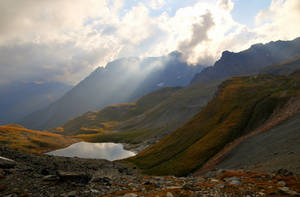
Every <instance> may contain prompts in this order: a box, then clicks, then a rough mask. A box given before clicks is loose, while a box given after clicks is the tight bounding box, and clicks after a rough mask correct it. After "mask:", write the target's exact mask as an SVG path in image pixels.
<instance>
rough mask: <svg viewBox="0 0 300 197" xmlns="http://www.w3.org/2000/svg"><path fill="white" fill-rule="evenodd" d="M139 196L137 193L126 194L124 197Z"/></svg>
mask: <svg viewBox="0 0 300 197" xmlns="http://www.w3.org/2000/svg"><path fill="white" fill-rule="evenodd" d="M137 196H138V195H136V194H135V193H129V194H125V195H124V196H123V197H137Z"/></svg>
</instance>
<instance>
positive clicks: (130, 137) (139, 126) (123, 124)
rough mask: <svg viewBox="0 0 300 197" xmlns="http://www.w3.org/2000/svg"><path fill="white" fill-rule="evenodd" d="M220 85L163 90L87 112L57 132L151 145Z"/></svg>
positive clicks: (174, 126)
mask: <svg viewBox="0 0 300 197" xmlns="http://www.w3.org/2000/svg"><path fill="white" fill-rule="evenodd" d="M220 83H221V81H215V82H211V83H199V84H195V85H192V86H188V87H182V88H180V87H169V88H162V89H159V90H156V91H154V92H152V93H150V94H147V95H145V96H143V97H141V98H140V99H138V100H136V101H135V102H132V103H123V104H119V105H112V106H108V107H106V108H104V109H102V110H99V111H90V112H87V113H85V114H83V115H81V116H78V117H76V118H74V119H72V120H70V121H68V122H67V123H66V124H64V125H63V126H62V127H60V128H58V129H57V130H58V131H59V133H61V134H64V135H76V136H77V137H78V138H80V139H83V140H85V141H91V142H104V141H107V142H124V143H130V144H137V145H136V146H139V145H141V144H142V145H145V144H149V143H150V144H151V143H154V142H156V141H158V140H159V139H161V138H162V137H163V136H165V135H167V134H169V133H170V132H171V131H173V130H175V129H177V128H178V127H179V126H181V125H182V124H184V123H185V122H186V121H188V120H189V119H191V118H192V117H193V116H194V115H195V114H196V113H198V112H199V111H200V110H201V109H202V108H203V107H204V106H205V105H206V104H207V102H208V101H209V100H210V99H211V98H212V96H213V94H214V92H215V90H216V88H217V86H218V84H220Z"/></svg>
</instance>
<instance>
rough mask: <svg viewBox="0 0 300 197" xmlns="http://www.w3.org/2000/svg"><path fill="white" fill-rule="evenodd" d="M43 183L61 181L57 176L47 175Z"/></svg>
mask: <svg viewBox="0 0 300 197" xmlns="http://www.w3.org/2000/svg"><path fill="white" fill-rule="evenodd" d="M42 180H43V181H57V180H59V177H58V176H56V175H47V176H44V177H43V179H42Z"/></svg>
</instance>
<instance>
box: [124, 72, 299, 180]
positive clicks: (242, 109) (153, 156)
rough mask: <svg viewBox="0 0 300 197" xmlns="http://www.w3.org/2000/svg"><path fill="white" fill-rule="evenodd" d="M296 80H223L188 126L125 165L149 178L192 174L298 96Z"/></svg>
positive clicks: (262, 78)
mask: <svg viewBox="0 0 300 197" xmlns="http://www.w3.org/2000/svg"><path fill="white" fill-rule="evenodd" d="M297 78H300V75H299V74H298V75H297V76H294V77H285V76H274V75H260V76H252V77H236V78H232V79H230V80H227V81H225V82H223V83H222V84H221V85H220V86H219V90H218V92H217V94H216V96H215V97H214V98H213V99H212V100H211V101H210V102H209V104H208V105H207V106H206V107H205V108H204V109H203V110H202V111H201V112H200V113H198V114H197V115H196V116H195V117H194V118H193V119H192V120H191V121H189V122H187V123H186V124H185V125H183V126H182V127H181V128H179V129H177V130H176V131H174V132H173V133H171V134H170V135H168V136H167V137H165V138H163V139H162V140H161V141H160V142H159V143H157V144H155V145H154V146H151V147H150V148H148V149H146V150H144V151H143V152H141V153H140V154H138V155H137V156H135V157H133V158H130V159H127V161H128V162H131V163H133V164H135V165H136V166H138V167H139V168H140V169H142V170H143V171H144V172H145V173H149V174H158V175H166V174H175V175H186V174H188V173H191V172H192V171H194V170H196V169H197V168H199V167H200V166H201V165H203V164H204V163H205V162H206V161H207V160H208V159H209V158H210V157H212V156H213V155H214V154H216V153H217V152H218V151H219V150H221V149H222V148H223V147H224V146H225V145H226V144H227V143H229V142H230V141H232V140H234V139H235V138H237V137H239V136H241V135H243V134H246V133H247V132H249V131H250V130H252V129H254V128H256V127H258V126H259V125H260V124H262V123H263V122H264V121H265V120H266V119H267V118H268V117H269V116H270V115H271V114H272V112H273V111H274V109H276V108H278V107H280V106H282V105H283V104H285V103H286V102H287V100H288V99H289V98H291V97H292V96H294V95H296V94H299V79H298V80H297Z"/></svg>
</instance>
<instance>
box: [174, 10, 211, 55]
mask: <svg viewBox="0 0 300 197" xmlns="http://www.w3.org/2000/svg"><path fill="white" fill-rule="evenodd" d="M200 19H201V20H200V22H199V23H194V24H193V26H192V37H191V38H189V39H187V40H184V41H182V42H180V43H179V47H178V50H179V51H180V52H182V53H183V54H184V55H185V56H186V57H185V58H186V59H188V58H189V57H190V54H192V53H193V51H194V49H195V47H196V46H197V45H198V44H201V43H203V42H205V41H207V40H208V39H209V38H208V31H209V30H210V29H211V28H212V27H213V26H214V25H215V23H214V21H213V18H212V15H211V13H210V12H208V13H206V14H204V15H202V16H201V18H200Z"/></svg>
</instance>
